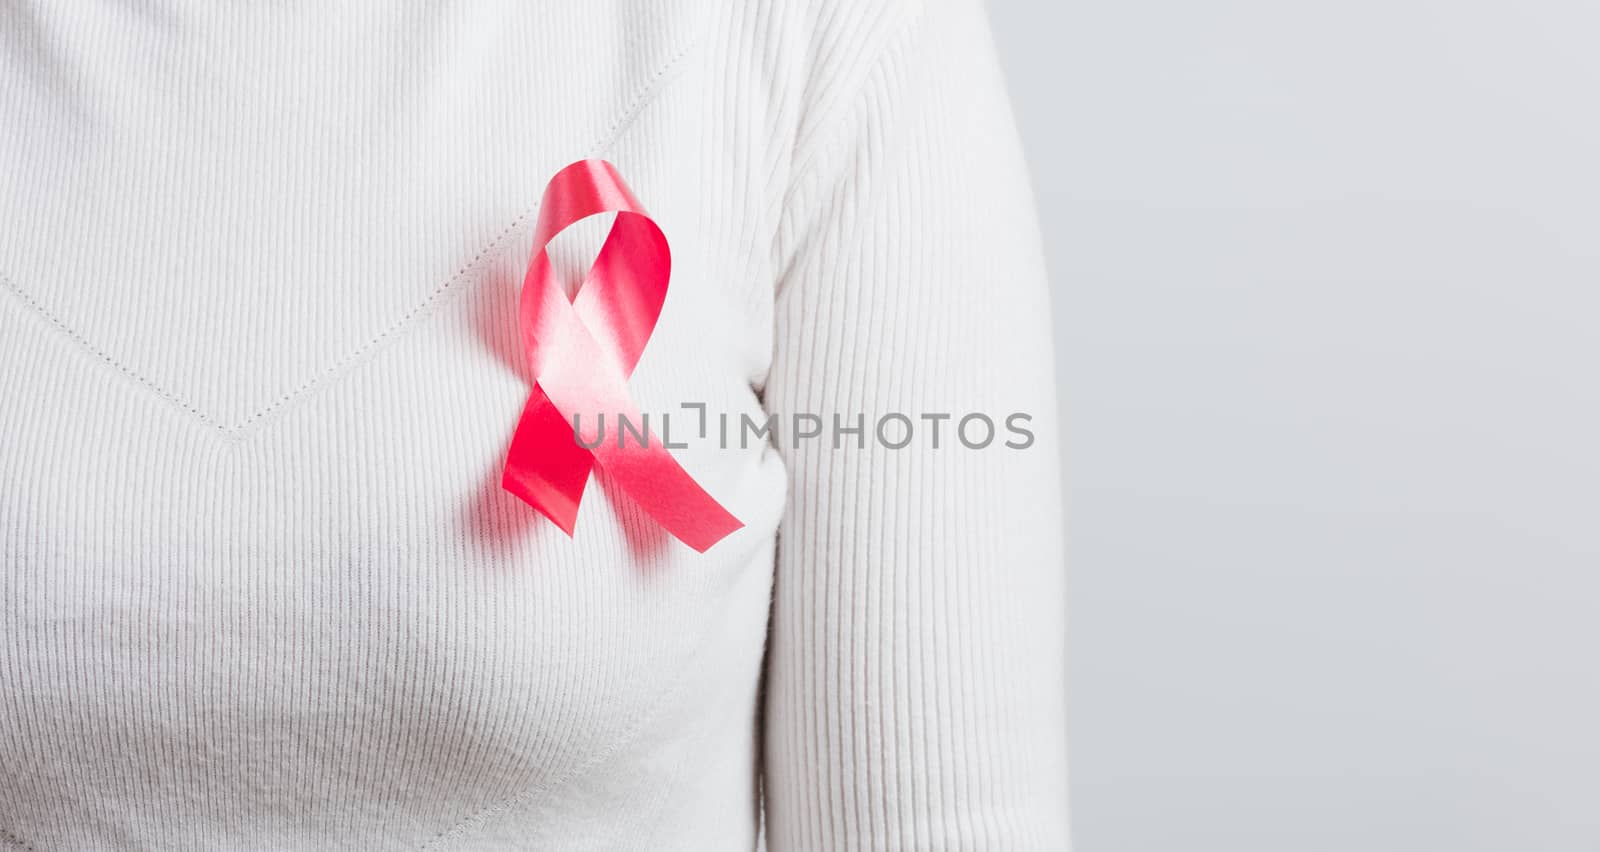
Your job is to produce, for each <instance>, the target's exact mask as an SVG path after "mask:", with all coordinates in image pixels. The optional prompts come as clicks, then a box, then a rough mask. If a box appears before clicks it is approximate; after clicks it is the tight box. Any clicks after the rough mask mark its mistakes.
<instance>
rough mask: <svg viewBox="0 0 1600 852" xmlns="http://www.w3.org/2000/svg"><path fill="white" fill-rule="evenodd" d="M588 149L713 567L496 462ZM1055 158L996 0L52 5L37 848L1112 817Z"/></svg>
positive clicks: (6, 661) (12, 660)
mask: <svg viewBox="0 0 1600 852" xmlns="http://www.w3.org/2000/svg"><path fill="white" fill-rule="evenodd" d="M586 156H603V157H606V158H608V159H610V160H612V161H613V162H614V163H616V164H617V165H618V167H619V168H620V169H621V171H622V172H623V174H624V175H625V176H626V177H627V179H628V180H629V182H630V183H631V184H632V185H633V188H634V189H635V191H636V192H637V194H638V195H639V197H640V198H641V199H642V200H643V201H644V203H645V204H646V206H647V207H649V208H650V210H651V212H652V213H653V215H654V216H655V218H656V219H657V221H658V222H660V224H661V225H662V227H663V229H664V230H665V231H666V233H667V236H668V239H669V240H670V241H671V243H672V247H673V254H674V269H673V282H672V287H671V291H670V293H669V296H668V299H667V303H666V307H665V309H664V310H663V313H662V316H661V320H660V323H659V325H658V326H657V328H656V330H655V332H654V335H653V336H652V337H651V340H650V343H649V345H648V347H647V348H646V350H645V353H644V356H643V358H642V360H641V361H640V363H639V366H638V369H637V371H636V372H635V373H634V375H633V378H632V380H631V382H630V388H631V389H632V391H633V393H634V396H635V399H636V400H637V401H638V403H639V405H640V407H641V408H642V410H644V411H646V412H654V413H670V414H671V417H672V425H671V432H672V434H671V437H672V439H673V440H674V441H678V442H683V443H686V444H688V445H689V446H688V448H687V449H679V450H674V455H676V456H677V457H678V458H679V459H680V461H681V462H682V463H683V465H684V466H685V467H686V468H688V469H689V470H690V471H691V472H692V473H693V474H694V475H695V477H696V478H697V480H699V481H700V482H701V483H702V484H703V485H704V486H705V487H706V488H707V490H709V491H710V492H711V493H712V494H713V495H715V496H716V497H717V498H718V499H719V500H721V501H722V502H723V503H724V504H725V505H727V506H728V507H729V509H730V510H732V511H733V512H734V513H735V514H736V515H737V516H738V517H740V518H741V519H742V520H743V521H744V522H745V523H746V525H747V526H746V528H745V529H744V530H742V531H740V532H739V533H737V534H735V535H734V536H733V537H731V538H729V539H728V540H726V541H724V542H723V543H721V544H719V545H718V546H717V547H715V548H713V549H712V550H711V551H710V552H708V553H706V554H704V555H701V554H697V553H695V552H693V551H692V550H690V549H688V548H686V547H684V546H682V545H681V544H679V543H678V542H676V541H674V540H673V539H671V538H670V537H668V536H667V535H665V534H664V533H663V532H662V531H661V530H660V529H659V528H658V527H656V526H655V525H654V524H653V523H652V522H651V521H650V520H649V518H648V517H646V516H645V515H644V514H643V513H642V512H641V511H640V510H639V509H638V508H637V507H636V506H635V505H634V504H633V503H632V502H631V501H630V500H629V498H628V497H627V495H626V494H625V493H622V492H620V491H619V490H618V489H617V488H615V487H614V486H613V484H612V483H611V482H610V480H609V479H608V477H607V476H606V475H605V473H604V472H603V471H602V472H600V473H598V474H597V475H596V477H595V481H594V482H592V483H591V485H590V488H589V491H588V493H587V495H586V497H585V500H584V504H583V508H582V510H581V512H580V515H579V520H578V526H577V530H576V535H575V536H574V537H573V538H571V539H568V538H567V537H565V536H564V535H562V534H561V533H560V532H559V531H558V530H556V529H555V527H554V526H553V525H552V524H550V523H549V522H547V521H545V520H544V519H543V518H541V517H539V516H538V515H537V514H536V513H534V512H533V510H531V509H530V508H528V507H527V506H525V505H524V504H522V503H520V502H519V501H517V500H516V499H515V498H514V497H512V496H510V495H509V494H506V493H504V492H503V491H501V490H500V489H499V487H498V481H499V470H500V464H501V462H502V460H503V457H504V453H505V449H506V446H507V442H508V441H509V438H510V435H511V432H512V429H513V428H514V426H515V423H516V419H517V416H518V414H519V413H520V410H521V406H522V403H523V401H524V399H525V398H526V395H527V392H528V383H529V377H528V376H527V374H526V373H527V371H526V367H525V362H524V357H523V353H522V352H521V349H520V341H519V339H518V334H517V327H516V299H517V287H518V285H519V283H520V280H521V273H522V268H523V265H524V264H525V263H526V260H527V252H528V243H529V240H530V239H531V230H532V223H533V217H534V215H535V214H536V212H537V211H536V210H535V209H534V203H535V202H536V201H537V200H538V198H539V193H540V190H541V189H542V187H543V184H544V181H545V180H547V179H548V178H549V176H550V175H551V174H553V173H554V172H555V171H556V170H557V169H559V168H560V167H561V166H563V165H565V164H567V163H568V162H571V161H572V160H576V159H579V158H582V157H586ZM1027 187H1028V182H1027V178H1026V174H1025V170H1024V168H1023V165H1022V159H1021V154H1020V151H1019V149H1018V145H1017V139H1016V132H1015V129H1014V124H1013V121H1012V117H1011V115H1010V113H1009V110H1008V107H1007V101H1006V99H1005V94H1004V87H1003V85H1002V81H1001V79H1000V76H999V73H998V68H997V65H996V62H995V56H994V49H993V46H992V44H991V41H990V37H989V31H988V26H987V23H986V21H985V19H984V14H983V10H982V7H981V4H980V3H979V2H978V0H948V1H947V2H931V1H930V2H928V3H921V2H915V0H904V2H902V0H848V1H847V0H759V2H758V0H749V2H738V3H717V4H712V3H706V2H696V0H651V2H646V0H631V1H630V2H614V3H613V2H597V0H551V2H539V3H525V2H510V0H507V2H497V3H491V2H481V3H458V4H449V5H445V4H440V5H432V4H427V5H425V4H402V3H378V2H373V3H339V4H331V3H312V2H301V3H295V2H288V3H273V4H249V5H246V4H208V3H188V2H165V3H146V4H88V3H45V2H42V1H41V2H18V3H8V4H4V5H0V848H8V847H16V848H22V849H32V850H38V852H44V850H57V849H72V850H76V849H319V850H320V849H495V848H505V849H552V850H587V849H594V850H609V849H641V850H643V849H649V850H697V852H699V850H725V849H726V850H734V849H738V850H749V849H752V848H754V847H755V846H756V844H757V842H758V839H757V838H758V835H760V834H761V833H762V831H763V827H764V830H765V835H766V844H767V847H768V849H770V850H771V852H812V850H832V849H846V850H858V849H859V850H875V849H941V850H942V849H997V850H1022V849H1042V850H1064V849H1066V848H1067V835H1066V789H1065V760H1066V754H1065V742H1064V734H1065V721H1064V697H1065V696H1064V687H1063V675H1064V647H1063V645H1064V626H1063V624H1062V614H1063V609H1064V607H1063V602H1064V601H1063V566H1062V551H1061V535H1062V531H1061V506H1060V499H1059V494H1058V488H1057V477H1058V469H1059V468H1058V457H1057V448H1056V441H1055V435H1056V434H1057V431H1058V429H1057V424H1056V421H1055V416H1054V415H1055V411H1056V408H1055V398H1054V394H1053V377H1052V375H1051V368H1050V363H1051V357H1050V344H1049V332H1048V316H1049V311H1048V304H1047V293H1046V287H1045V281H1044V274H1043V269H1042V265H1041V253H1040V246H1039V235H1038V233H1037V232H1036V229H1035V221H1034V213H1033V201H1032V199H1031V198H1030V197H1029V192H1028V188H1027ZM603 224H604V223H603V222H595V223H587V224H586V226H585V227H583V228H581V229H579V231H578V232H577V233H575V234H573V235H570V236H565V237H563V238H562V240H561V241H560V242H558V244H557V246H556V249H557V252H556V254H557V263H558V266H559V267H560V268H563V269H566V270H568V271H569V273H570V275H571V276H572V277H573V278H574V280H575V279H576V278H577V277H579V276H580V274H581V271H582V268H583V265H584V263H585V262H586V260H587V259H588V258H589V257H592V256H593V253H594V251H595V250H596V249H597V247H598V243H599V238H600V237H601V236H602V235H603V233H604V228H603ZM685 403H689V404H703V405H704V407H705V412H706V415H707V424H706V425H707V427H708V428H707V429H706V430H705V432H704V433H703V434H702V433H700V432H699V431H698V422H697V421H698V415H697V414H696V412H695V410H693V409H685V408H683V407H682V406H683V405H684V404H685ZM1017 413H1021V414H1026V415H1030V416H1031V420H1028V421H1026V427H1027V429H1028V430H1029V431H1030V432H1031V433H1032V434H1033V436H1034V440H1033V442H1032V444H1031V446H1028V447H1026V448H1024V449H1014V448H1011V447H1008V446H1006V445H1005V444H1006V441H1008V440H1012V439H1015V438H1017V435H1016V434H1014V433H1011V432H1008V431H1006V427H1005V424H1006V419H1007V418H1008V417H1009V416H1010V415H1013V414H1017ZM894 414H900V415H904V416H905V417H906V418H907V419H908V421H909V422H910V423H911V424H912V427H913V437H912V440H911V441H910V442H909V443H908V444H907V445H906V446H905V447H904V448H901V449H892V448H890V447H889V446H888V445H887V444H888V443H897V442H898V441H899V440H900V439H901V435H902V428H901V427H900V426H898V425H895V424H893V423H891V424H890V425H888V426H886V427H885V430H884V432H883V434H882V435H879V434H875V433H877V432H878V431H879V430H878V429H877V428H876V427H877V426H878V423H879V421H880V419H881V418H883V417H884V416H886V415H894ZM940 414H948V415H951V417H950V419H948V420H937V419H932V418H933V416H934V415H940ZM969 414H978V415H983V416H985V417H988V418H990V421H992V422H993V423H995V425H996V435H995V437H994V439H993V440H992V442H991V443H990V444H989V445H988V446H985V447H983V448H981V449H974V448H971V447H968V446H966V445H965V444H964V443H962V441H961V440H960V438H961V437H967V438H970V439H972V440H973V441H976V442H982V439H983V438H984V434H985V429H984V427H983V425H982V421H977V420H972V421H969V422H968V424H967V426H968V429H967V430H966V431H965V432H960V433H958V425H959V424H960V422H961V420H962V418H963V417H965V416H966V415H969ZM796 415H800V416H802V417H811V416H814V417H815V418H816V421H815V422H817V423H820V424H822V427H823V431H822V434H821V435H820V436H819V437H814V438H805V439H797V438H796V430H795V429H794V428H793V427H794V424H795V420H794V418H795V417H796ZM836 416H837V418H838V423H839V425H841V426H844V427H846V428H854V427H855V426H856V425H858V420H859V424H860V425H863V426H864V427H865V428H864V434H861V435H859V436H858V435H856V434H854V433H850V432H840V433H838V434H835V433H834V429H833V427H834V418H835V417H836ZM724 417H726V422H727V423H729V430H728V437H727V439H726V440H723V439H722V438H721V436H720V435H719V432H720V431H721V430H720V428H719V427H720V424H721V422H722V418H724ZM769 417H770V418H775V419H773V420H772V421H771V422H772V423H774V424H776V429H775V431H774V433H772V434H771V435H768V436H766V437H754V438H752V439H750V440H747V441H742V440H741V439H740V436H741V428H740V424H741V422H742V421H744V420H748V421H750V422H752V423H758V424H759V423H766V422H768V418H769ZM656 423H657V425H658V428H659V420H658V421H656ZM934 430H937V432H938V441H937V444H935V441H934V438H933V432H934ZM763 823H764V826H763Z"/></svg>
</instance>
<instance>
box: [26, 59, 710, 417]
mask: <svg viewBox="0 0 1600 852" xmlns="http://www.w3.org/2000/svg"><path fill="white" fill-rule="evenodd" d="M699 40H700V37H699V35H698V33H697V34H696V35H695V36H694V37H693V38H691V39H690V40H689V43H688V44H686V45H685V46H684V47H683V48H682V49H681V50H679V51H678V52H677V53H674V54H673V55H672V56H671V57H670V58H669V59H668V60H667V61H666V62H664V63H662V65H661V67H660V68H658V69H656V71H655V72H654V73H652V74H651V75H650V77H648V78H647V79H646V80H645V81H644V82H643V83H642V84H641V85H640V86H639V91H638V92H637V93H636V94H635V95H634V97H633V100H631V101H629V102H628V105H627V106H626V107H624V108H623V110H622V112H621V113H620V114H618V116H617V117H616V118H615V119H614V120H613V121H612V122H611V125H610V126H609V127H608V128H606V130H605V132H604V133H602V134H601V135H600V137H599V139H598V140H596V141H595V142H594V144H592V145H590V147H589V149H588V152H587V153H586V154H585V155H584V156H585V157H594V156H597V155H599V154H601V153H603V152H605V151H607V150H609V149H610V148H611V146H612V145H614V144H616V141H617V139H618V138H620V137H621V135H622V134H623V132H625V131H626V130H627V129H628V128H629V127H631V126H632V125H633V123H634V121H635V120H636V119H637V118H638V117H639V114H640V113H641V112H643V111H644V108H645V107H646V106H649V104H650V103H651V101H653V100H654V99H655V97H656V96H657V95H659V94H660V93H661V92H662V91H663V89H664V84H665V82H666V79H667V77H668V73H669V72H670V71H672V70H673V69H674V68H676V67H677V66H678V65H679V63H681V62H682V60H683V59H684V57H686V56H688V55H689V53H690V52H691V51H692V50H693V49H694V48H695V47H696V46H697V45H698V43H699ZM538 209H539V205H538V203H537V202H535V203H534V204H533V205H532V206H530V207H528V208H527V209H525V210H523V211H522V212H521V213H519V214H518V215H517V217H516V218H515V219H513V220H512V221H511V224H509V225H507V226H506V227H505V229H504V230H502V231H501V232H500V233H499V234H497V235H495V237H494V239H492V240H491V241H490V242H489V244H488V245H487V246H485V247H484V248H483V249H482V250H480V251H479V252H478V253H477V254H476V255H474V256H473V258H472V259H471V260H470V261H468V262H467V263H466V264H464V265H463V266H462V267H461V268H460V269H459V270H457V271H456V273H455V274H454V275H452V276H450V277H449V278H448V279H446V280H445V282H444V283H442V284H440V285H439V286H438V287H436V288H434V290H433V292H431V293H429V294H428V296H427V297H426V298H424V299H423V300H422V301H421V302H419V303H418V304H417V305H415V306H414V307H412V308H411V309H410V310H408V311H406V312H405V313H404V314H402V315H401V316H400V318H399V319H397V320H395V321H394V322H393V323H391V324H390V325H389V326H388V327H387V328H385V329H384V330H383V331H380V332H379V333H378V334H377V335H376V336H374V337H372V338H371V339H369V340H367V341H366V342H364V343H361V344H360V345H358V346H357V347H355V348H354V349H352V350H350V351H349V352H347V353H346V354H345V355H344V356H342V357H341V358H339V359H338V360H337V361H335V362H334V363H333V364H332V365H331V366H329V367H327V368H325V369H323V370H321V371H319V372H318V373H316V374H315V375H313V376H311V378H309V379H307V380H305V381H304V382H302V383H300V384H299V385H298V386H296V387H295V388H294V389H293V390H290V391H288V392H287V393H285V394H284V395H283V396H281V397H279V398H278V399H277V400H275V401H273V402H271V403H269V404H267V405H266V406H264V407H262V408H261V409H259V410H257V411H256V412H255V413H254V414H251V415H250V416H248V417H246V418H245V419H243V420H241V421H239V422H237V423H231V424H226V423H219V422H217V419H216V418H215V417H213V416H211V415H209V414H206V413H205V412H204V411H202V410H201V409H199V408H197V407H196V406H194V405H193V404H192V403H190V402H188V401H186V400H185V399H184V398H183V397H181V396H179V395H178V394H176V393H174V392H173V391H170V390H168V389H166V388H165V387H163V386H162V385H160V384H158V383H157V382H155V381H154V380H152V379H150V378H149V377H147V376H145V375H143V374H142V373H140V372H138V371H137V370H134V369H133V368H131V367H129V366H127V365H126V364H123V363H122V362H121V361H118V360H117V359H116V358H113V357H112V356H111V355H109V354H108V353H106V352H105V351H104V350H102V349H100V348H99V347H97V346H95V345H94V344H93V343H91V342H89V340H88V339H87V338H85V337H84V336H83V335H82V334H80V333H79V332H78V331H76V330H75V329H73V328H72V327H71V326H69V325H67V324H66V323H65V322H63V321H62V320H61V319H60V318H59V317H57V316H56V315H54V314H52V313H51V312H50V311H48V310H47V309H45V307H44V306H43V305H42V304H40V303H39V302H38V300H36V299H35V298H33V297H32V296H31V295H29V294H28V292H27V291H25V290H23V289H22V288H21V286H19V285H18V284H17V283H16V282H15V281H13V280H12V279H10V278H8V277H6V276H5V275H3V274H0V285H3V286H4V287H5V289H7V290H9V291H11V292H12V293H13V294H15V295H16V296H17V298H18V299H20V300H21V301H22V303H23V304H24V305H26V306H27V307H28V308H29V309H30V310H32V311H33V312H34V313H35V314H37V315H39V316H40V317H41V318H43V319H44V320H45V321H46V322H48V323H49V324H50V325H51V326H53V327H54V328H55V329H56V330H57V331H59V332H60V333H61V334H62V335H63V336H65V337H66V338H67V339H68V340H70V341H72V342H73V343H75V344H76V345H77V346H78V347H79V348H81V349H83V350H84V351H86V352H88V353H89V354H90V355H93V356H94V358H95V359H96V360H98V361H100V362H101V363H103V364H106V365H107V366H110V367H111V368H113V369H114V370H116V371H117V372H118V373H119V374H121V375H122V376H123V377H125V378H126V379H128V380H130V381H132V382H134V383H135V384H137V385H139V386H140V387H142V388H144V389H145V390H146V391H148V392H150V393H151V394H153V395H155V396H156V397H157V398H159V399H161V400H163V401H164V402H166V403H168V404H169V405H171V406H172V407H174V408H176V409H177V410H179V411H181V412H183V413H184V414H187V415H188V416H190V417H191V418H193V419H195V420H197V421H199V422H200V423H202V424H204V425H206V426H207V427H209V428H211V429H212V430H213V431H215V432H216V433H217V434H218V435H220V436H222V437H223V438H227V439H229V440H234V441H239V440H243V439H244V438H245V437H247V436H248V434H249V432H250V431H251V430H250V429H249V427H250V426H252V425H253V424H256V423H259V422H262V421H264V420H265V419H266V418H267V417H268V415H270V414H272V413H274V412H276V411H279V410H281V409H283V408H285V407H287V406H288V404H289V403H290V402H293V401H294V400H296V399H298V398H300V397H302V396H306V395H307V394H309V393H310V392H311V391H312V390H314V389H316V388H317V387H318V386H319V385H321V384H323V383H324V382H326V381H328V380H329V379H332V378H334V377H336V376H338V375H339V374H340V373H341V372H343V371H345V370H347V369H349V368H353V367H354V366H356V365H357V364H359V363H360V362H361V361H362V360H363V359H364V358H365V357H366V356H367V355H369V354H371V353H373V352H375V351H377V350H378V349H379V348H381V346H382V344H383V343H385V342H386V341H388V340H389V339H390V338H391V337H399V336H400V334H401V332H403V331H405V330H407V329H408V328H409V327H410V326H411V325H413V324H414V323H415V321H416V320H420V319H421V318H423V317H425V316H427V315H429V314H431V313H432V312H433V309H434V308H436V307H438V305H439V304H441V303H442V302H443V301H444V297H445V296H447V295H450V294H452V293H455V292H462V288H460V287H458V286H456V285H458V284H459V283H460V282H461V281H462V280H463V279H465V278H468V277H469V273H471V272H472V271H474V270H475V269H476V268H477V267H478V266H479V265H480V264H482V263H483V262H484V261H485V260H487V259H488V258H490V257H493V256H494V255H495V254H496V253H497V250H498V249H499V248H501V247H502V246H503V245H504V244H505V243H506V241H507V240H508V239H509V238H510V237H512V236H513V235H514V234H516V233H517V231H518V229H520V228H521V227H522V225H523V223H525V222H527V221H528V219H529V218H530V217H531V216H532V215H533V214H534V212H535V211H537V210H538Z"/></svg>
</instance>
